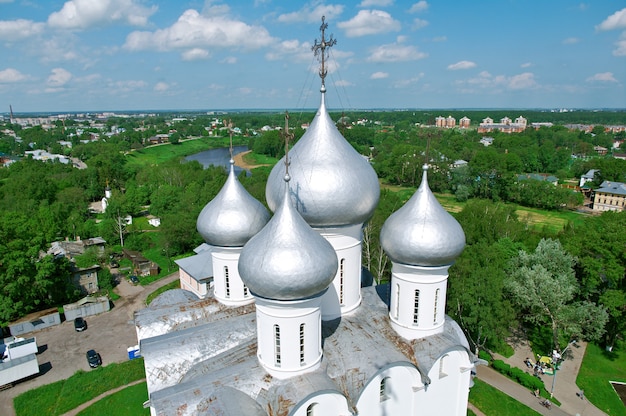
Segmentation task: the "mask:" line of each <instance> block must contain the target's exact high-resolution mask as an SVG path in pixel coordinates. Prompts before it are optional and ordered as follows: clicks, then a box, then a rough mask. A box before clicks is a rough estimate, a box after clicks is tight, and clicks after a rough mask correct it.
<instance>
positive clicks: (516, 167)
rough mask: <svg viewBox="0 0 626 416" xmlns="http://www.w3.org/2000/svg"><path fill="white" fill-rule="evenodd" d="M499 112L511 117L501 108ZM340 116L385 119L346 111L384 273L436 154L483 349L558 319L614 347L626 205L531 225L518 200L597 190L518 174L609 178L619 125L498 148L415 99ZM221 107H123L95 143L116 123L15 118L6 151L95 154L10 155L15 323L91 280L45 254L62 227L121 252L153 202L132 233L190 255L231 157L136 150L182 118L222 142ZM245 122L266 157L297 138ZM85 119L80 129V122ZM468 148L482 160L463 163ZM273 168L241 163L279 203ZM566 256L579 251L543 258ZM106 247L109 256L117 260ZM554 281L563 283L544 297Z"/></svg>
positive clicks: (473, 330) (434, 172)
mask: <svg viewBox="0 0 626 416" xmlns="http://www.w3.org/2000/svg"><path fill="white" fill-rule="evenodd" d="M459 114H460V113H459ZM463 114H465V113H463ZM485 114H487V113H485ZM546 114H549V115H554V114H555V113H546ZM558 114H559V115H560V114H561V113H558ZM566 114H567V115H568V116H569V115H571V114H575V113H566ZM618 114H619V113H618ZM446 115H447V113H446ZM488 115H489V116H491V117H493V118H495V117H497V114H495V112H489V114H488ZM522 115H524V116H525V117H526V116H528V115H527V114H525V113H522ZM594 115H595V116H597V117H605V116H606V117H607V118H606V119H607V120H611V122H614V121H615V120H614V119H611V118H610V117H609V116H614V115H615V113H608V115H605V114H604V113H591V114H589V115H585V117H587V116H588V117H593V116H594ZM623 115H624V114H623V113H621V116H622V117H623ZM309 116H310V117H309ZM312 116H313V114H308V113H306V114H303V115H302V120H301V121H298V122H297V123H293V124H295V125H298V127H296V128H295V129H294V134H295V137H296V139H298V138H299V137H301V136H302V134H303V133H304V130H303V129H302V128H301V127H299V124H300V123H305V122H308V121H310V119H311V118H312ZM435 116H436V115H435ZM453 116H454V114H453ZM468 116H469V115H468ZM246 117H247V118H246ZM333 117H334V118H335V119H337V120H339V119H341V121H342V122H345V121H347V120H348V118H350V119H353V120H354V119H363V118H367V119H368V120H376V121H378V122H374V121H371V122H367V123H365V125H363V126H350V127H351V128H348V127H349V126H348V125H347V124H346V123H339V124H338V127H339V128H340V129H341V131H342V133H343V134H344V136H345V137H346V139H347V140H348V141H349V142H350V143H352V145H353V146H354V147H355V148H356V149H357V150H358V151H359V152H361V153H362V154H364V155H367V156H370V157H371V161H372V165H373V167H374V169H375V170H376V172H377V173H378V175H379V177H380V178H381V181H382V183H383V184H384V185H385V186H384V187H383V190H382V192H381V198H380V203H379V205H378V208H377V210H376V212H375V214H374V217H373V218H372V219H371V220H370V221H369V222H368V224H367V225H366V227H365V231H364V234H365V241H364V245H365V246H366V249H365V250H364V253H365V254H364V259H363V263H364V265H365V266H367V267H368V268H369V269H370V271H371V272H372V274H373V275H374V277H375V279H376V280H377V281H378V282H384V281H386V280H387V279H388V278H389V276H390V272H389V268H390V263H389V261H388V260H387V258H386V256H385V255H384V253H383V252H382V250H381V249H380V246H379V245H378V234H379V232H380V227H381V226H382V224H383V222H384V220H385V219H386V218H387V217H388V216H389V215H390V214H391V213H392V212H393V211H395V210H396V209H398V208H399V207H400V206H401V205H402V204H403V203H404V202H405V201H406V199H407V198H408V197H410V195H411V193H412V191H413V190H414V189H415V187H416V186H417V184H419V182H420V180H421V175H422V169H421V166H422V164H423V163H424V162H426V161H427V162H428V163H429V164H430V165H431V170H430V172H429V184H430V186H431V188H432V189H433V190H434V191H436V192H441V193H447V194H452V195H453V196H454V198H455V199H456V200H457V201H459V203H461V204H462V205H460V206H461V207H462V210H461V211H460V212H458V213H455V216H456V217H457V219H458V220H459V222H460V223H461V224H462V226H463V228H464V230H465V233H466V237H467V247H466V249H465V251H464V252H463V254H462V255H461V257H460V258H459V259H458V261H457V263H456V264H455V265H454V266H453V267H452V268H451V269H450V279H449V293H448V305H447V306H448V313H449V315H451V316H453V317H454V318H455V319H456V320H457V321H458V322H459V323H460V324H461V325H462V327H463V329H464V330H465V331H466V333H467V334H468V337H469V339H470V340H471V342H472V343H473V344H474V346H475V347H477V348H494V349H498V348H501V347H502V344H503V342H504V339H505V338H506V336H508V335H509V333H510V331H511V330H512V329H514V328H515V327H517V326H518V325H522V326H528V327H540V328H546V329H547V330H548V333H549V336H548V337H549V338H550V339H552V341H553V343H554V344H555V345H554V347H558V345H564V344H563V343H567V341H569V340H570V339H571V338H572V337H579V336H584V337H586V338H588V339H590V340H597V341H599V342H601V343H602V344H605V345H608V346H613V345H618V344H619V343H620V342H621V341H622V340H623V336H624V334H625V333H626V323H625V322H626V319H625V318H626V307H625V305H626V287H625V280H624V270H625V267H626V235H625V234H624V232H623V230H624V229H626V228H625V227H626V213H606V214H603V215H600V216H584V217H581V220H580V221H577V222H576V223H570V224H568V225H567V226H566V227H565V228H564V229H563V230H562V231H560V232H559V233H554V232H552V231H548V230H539V229H537V228H536V227H531V226H530V225H529V224H527V223H525V222H524V221H522V220H520V219H518V217H517V215H516V212H515V206H516V205H515V204H519V205H524V206H533V207H539V208H542V209H546V210H557V211H558V210H571V209H576V208H577V207H579V206H580V205H581V204H582V203H583V200H582V196H581V195H580V194H579V193H575V192H573V191H572V190H571V189H568V188H565V187H560V186H553V185H550V184H548V183H546V182H544V181H537V180H520V179H519V178H518V176H517V175H519V174H524V173H544V174H552V175H555V176H557V177H558V178H559V180H560V182H564V181H566V180H576V179H577V178H578V177H579V176H580V175H581V174H582V173H584V172H586V171H587V170H589V169H599V170H600V175H598V176H597V177H596V179H595V181H594V183H593V184H592V185H593V186H597V185H598V184H599V183H600V182H601V181H602V180H612V181H621V182H626V161H623V160H620V159H615V158H612V157H610V155H609V156H606V157H598V156H595V154H594V152H593V146H595V145H600V146H604V147H608V148H610V147H611V145H612V143H613V140H614V139H616V138H618V139H619V138H623V135H613V134H607V133H604V129H603V128H598V129H596V130H594V134H586V133H581V132H579V131H570V130H568V129H566V128H564V127H563V126H560V125H557V126H554V127H551V128H547V127H542V128H540V129H538V130H534V129H528V130H527V131H525V132H524V133H519V134H512V135H507V134H499V133H493V134H490V136H491V137H493V139H494V140H493V145H492V146H488V147H486V146H484V145H483V144H482V143H480V139H481V138H482V135H479V134H478V133H476V131H475V130H473V129H469V130H457V129H450V130H443V129H435V128H425V127H421V126H420V125H419V124H416V123H421V122H427V121H418V120H419V117H418V116H417V115H415V116H413V115H411V113H409V112H381V113H374V112H369V113H360V114H356V113H355V114H343V116H341V115H339V116H337V115H335V114H333ZM383 117H387V118H384V119H383ZM470 117H474V116H470ZM294 118H295V117H294ZM477 118H478V117H477ZM529 119H531V118H530V117H529ZM600 119H602V118H596V119H595V120H596V122H597V121H598V120H600ZM210 120H212V119H211V118H209V117H197V118H194V119H191V118H190V119H188V120H183V121H179V122H176V123H173V122H171V121H168V118H167V117H165V116H158V117H153V118H148V119H144V120H136V119H110V120H108V121H107V122H106V123H105V125H106V128H107V129H113V127H115V128H116V129H118V131H119V133H117V134H114V135H111V136H107V137H106V138H102V139H101V140H98V141H93V142H87V143H85V142H81V139H84V137H85V135H86V134H88V133H89V132H91V130H96V131H99V132H101V130H98V129H94V128H92V127H89V123H84V125H83V124H81V123H78V122H70V121H65V125H64V126H63V125H62V124H60V123H59V124H58V125H57V126H56V127H55V128H53V129H51V130H48V131H46V130H44V129H42V128H40V127H33V128H28V129H21V128H19V126H15V125H8V126H6V127H7V128H12V129H14V130H15V131H16V133H17V134H18V136H19V137H20V138H21V140H16V138H15V137H12V136H9V135H4V136H3V137H1V138H0V143H1V146H2V147H1V148H0V150H2V151H4V152H5V153H7V154H20V152H23V151H24V150H25V148H26V145H25V143H29V144H32V147H33V148H38V149H46V150H49V151H51V152H58V153H63V154H66V155H68V156H71V157H76V158H79V159H80V160H82V161H83V162H85V163H86V165H87V168H86V169H76V168H74V167H72V166H71V165H65V164H62V163H59V162H40V161H35V160H32V159H30V158H24V159H22V160H20V161H17V162H14V163H12V164H11V165H10V166H8V167H6V168H2V169H0V217H1V218H0V236H2V238H1V239H0V285H1V287H2V288H3V289H2V291H0V321H1V322H9V321H11V320H13V319H15V318H17V317H19V316H22V315H24V314H27V313H29V312H32V311H35V310H39V309H44V308H46V307H51V306H57V305H60V304H62V303H63V302H66V301H69V300H74V299H76V297H77V296H78V293H76V291H75V290H74V289H73V288H72V287H71V286H69V285H68V284H67V282H68V276H69V273H70V264H69V263H68V262H67V261H64V260H56V261H55V260H54V259H53V258H52V257H51V256H41V255H40V253H41V252H44V253H45V251H46V250H47V248H48V246H49V244H50V243H51V242H52V241H55V240H59V239H64V238H66V237H69V238H72V239H74V238H76V236H81V237H82V238H89V237H95V236H102V237H104V238H105V240H106V241H107V242H108V243H109V245H110V247H111V250H119V244H120V243H121V241H120V238H119V234H120V230H119V221H118V219H119V218H120V217H122V216H125V215H127V214H130V215H134V216H137V215H144V214H146V213H149V214H153V215H156V216H159V217H160V218H161V224H162V225H161V227H160V232H159V233H157V234H158V238H156V239H154V238H147V236H146V233H144V232H142V231H143V230H140V229H132V228H130V227H129V228H127V229H126V230H122V233H123V234H124V246H125V247H127V248H130V249H135V250H144V249H146V248H149V247H150V246H151V245H154V244H157V245H158V246H159V247H160V248H161V249H162V251H163V252H164V253H165V254H166V255H167V256H168V257H170V258H172V257H176V256H184V255H188V254H189V253H191V251H192V249H193V248H194V247H196V246H197V245H199V244H200V243H201V242H202V240H201V238H200V236H199V235H198V233H197V232H196V230H195V227H196V218H197V215H198V214H199V212H200V210H201V209H202V207H203V206H204V205H205V204H206V203H207V202H208V201H210V200H211V199H212V198H213V197H214V196H215V195H216V194H217V192H218V191H219V190H220V188H221V187H222V185H223V183H224V181H225V179H226V173H225V171H224V169H222V168H209V169H203V168H202V166H201V165H200V164H199V163H197V162H187V163H181V160H180V158H178V157H175V158H171V159H170V160H168V161H166V162H163V163H158V164H155V165H151V164H139V163H129V160H130V159H131V158H136V157H137V156H136V155H137V154H141V152H142V149H143V148H144V147H145V146H146V139H147V138H149V137H151V136H152V135H154V134H158V133H163V132H171V131H172V130H174V129H175V133H172V134H176V135H177V136H174V140H173V142H175V143H179V141H181V140H186V139H189V138H201V139H199V140H202V141H205V142H206V143H207V145H206V147H207V148H209V147H211V146H212V145H214V146H223V142H220V141H217V140H215V139H212V138H209V137H208V132H207V129H206V128H205V127H207V125H209V123H210ZM233 120H234V121H235V123H236V125H238V126H240V127H241V129H242V133H241V135H240V137H238V138H236V140H237V141H238V142H239V143H246V144H248V146H249V148H250V149H252V150H254V152H255V153H256V154H258V155H267V156H270V157H272V158H279V157H281V156H282V155H283V152H284V141H283V138H282V136H281V134H280V132H279V131H277V130H270V131H267V132H264V133H262V134H259V133H256V132H258V129H260V127H262V126H264V125H270V126H274V125H281V124H282V123H283V121H282V120H284V115H279V114H252V115H247V116H246V115H233ZM532 120H533V121H539V119H537V120H535V119H532ZM548 121H554V118H551V119H550V120H548ZM581 121H582V120H580V119H577V122H581ZM567 122H570V121H567ZM571 122H574V121H571ZM138 126H142V128H141V129H137V128H138ZM79 130H82V134H81V135H77V134H74V135H71V133H72V132H74V133H76V132H78V131H79ZM96 131H93V132H96ZM253 132H254V133H253ZM68 139H69V140H70V141H71V142H72V143H73V146H72V147H71V148H68V147H62V146H61V145H60V144H59V143H58V141H59V140H68ZM167 146H177V144H171V145H167ZM178 146H181V145H180V144H178ZM273 160H276V159H273ZM457 160H464V161H466V162H467V164H466V165H464V166H460V167H454V164H453V162H455V161H457ZM269 169H270V168H269V167H262V168H257V169H255V170H254V173H253V174H252V175H250V176H246V175H241V176H240V181H241V182H242V183H243V185H244V186H245V187H246V188H247V189H248V190H249V191H250V192H251V194H252V195H253V196H255V197H256V198H257V199H259V200H260V201H265V182H266V179H267V176H268V174H269ZM107 184H108V185H109V186H110V187H111V188H112V192H113V197H112V198H111V202H110V205H109V208H108V209H107V211H106V213H105V214H99V215H95V214H93V213H91V212H90V211H89V209H88V204H89V203H90V202H94V201H98V200H100V198H102V196H103V195H104V188H105V186H107ZM388 186H393V187H394V188H395V187H398V186H399V187H401V188H402V189H404V191H401V192H395V191H391V190H390V189H387V187H388ZM116 245H117V247H116ZM555 257H556V258H563V259H567V261H563V262H559V263H558V264H553V263H554V262H545V261H544V259H545V258H555ZM99 261H101V262H102V264H104V263H106V261H107V259H106V258H102V259H99ZM529 281H532V282H535V286H536V288H537V287H538V288H539V292H536V293H534V292H533V293H534V294H533V296H530V297H528V296H524V294H527V293H531V292H530V291H531V288H529V287H527V286H524V285H523V284H524V282H529ZM108 284H109V285H110V284H112V282H108ZM103 286H104V288H106V287H107V284H106V283H105V284H104V285H103ZM555 288H557V289H559V290H558V291H557V290H556V289H555ZM547 294H559V296H556V298H555V299H548V298H544V296H546V295H547ZM538 298H539V299H541V300H543V301H545V302H546V303H547V302H552V304H551V305H552V309H550V311H551V313H550V314H546V313H543V312H542V311H541V310H540V308H538V307H537V305H536V304H534V303H533V302H532V301H533V300H536V299H538ZM544 312H545V311H544ZM554 317H558V319H555V318H554Z"/></svg>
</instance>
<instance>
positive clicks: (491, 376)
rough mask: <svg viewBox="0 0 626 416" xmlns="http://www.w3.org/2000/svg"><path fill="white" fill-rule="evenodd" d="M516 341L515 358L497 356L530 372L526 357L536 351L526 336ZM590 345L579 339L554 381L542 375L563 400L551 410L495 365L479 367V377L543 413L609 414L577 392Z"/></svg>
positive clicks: (555, 393) (579, 415)
mask: <svg viewBox="0 0 626 416" xmlns="http://www.w3.org/2000/svg"><path fill="white" fill-rule="evenodd" d="M513 344H514V345H513V348H514V350H515V353H514V354H513V355H512V356H511V357H509V358H505V357H502V356H498V355H496V356H495V357H494V358H497V359H500V360H503V361H504V362H506V363H507V364H509V365H511V366H514V367H518V368H521V369H522V370H524V371H528V369H527V368H526V365H525V364H524V360H525V359H526V357H528V358H530V359H532V358H533V352H532V350H531V349H530V347H529V346H528V342H527V341H526V340H524V339H519V340H516V341H514V342H513ZM586 348H587V343H585V342H578V343H577V344H576V345H575V346H571V347H570V348H569V349H568V351H569V354H567V356H566V359H565V361H564V362H563V363H562V364H561V368H560V370H558V371H557V374H556V378H557V379H556V382H555V383H554V384H553V377H552V376H551V375H547V374H545V375H542V376H541V378H542V380H543V382H544V384H545V386H546V388H547V389H548V391H551V389H552V386H553V385H554V397H556V398H557V399H559V401H560V402H561V406H560V407H557V406H552V410H547V409H546V408H544V407H543V406H541V405H540V404H539V399H537V398H536V397H534V396H533V395H532V393H531V392H530V391H529V390H528V389H527V388H525V387H522V386H521V385H519V384H517V383H515V382H513V381H511V380H509V379H508V378H506V377H505V376H503V375H501V374H499V373H498V372H496V371H495V370H493V369H491V368H487V367H483V366H478V368H477V370H478V371H477V374H478V378H479V379H482V380H483V381H485V382H486V383H488V384H490V385H492V386H494V387H496V388H497V389H499V390H501V391H503V392H505V393H506V394H508V395H509V396H511V397H513V398H515V399H516V400H518V401H520V402H522V403H524V404H526V405H527V406H529V407H531V408H532V409H534V410H536V411H538V412H540V413H541V414H546V415H577V416H606V413H604V412H602V411H601V410H600V409H598V408H597V407H595V406H594V405H593V404H591V403H590V402H589V401H588V400H587V399H586V398H585V399H584V400H582V399H581V398H580V396H578V395H577V393H579V392H580V388H579V387H578V386H577V385H576V377H578V371H579V370H580V364H581V363H582V360H583V357H584V355H585V349H586Z"/></svg>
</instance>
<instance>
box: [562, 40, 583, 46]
mask: <svg viewBox="0 0 626 416" xmlns="http://www.w3.org/2000/svg"><path fill="white" fill-rule="evenodd" d="M578 42H580V39H578V38H565V39H563V45H574V44H576V43H578Z"/></svg>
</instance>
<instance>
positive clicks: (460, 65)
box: [448, 61, 476, 71]
mask: <svg viewBox="0 0 626 416" xmlns="http://www.w3.org/2000/svg"><path fill="white" fill-rule="evenodd" d="M475 67H476V63H475V62H472V61H459V62H457V63H456V64H450V65H448V69H449V70H450V71H458V70H459V69H470V68H475Z"/></svg>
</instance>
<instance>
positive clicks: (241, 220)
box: [196, 159, 270, 247]
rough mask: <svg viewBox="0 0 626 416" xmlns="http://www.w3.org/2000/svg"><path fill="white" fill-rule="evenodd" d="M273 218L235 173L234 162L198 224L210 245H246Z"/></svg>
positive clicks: (203, 236) (201, 213) (199, 216)
mask: <svg viewBox="0 0 626 416" xmlns="http://www.w3.org/2000/svg"><path fill="white" fill-rule="evenodd" d="M269 219H270V214H269V212H268V210H267V208H265V207H264V206H263V204H261V203H260V202H259V201H257V200H256V199H254V197H253V196H252V195H250V194H249V193H248V191H246V189H245V188H244V187H243V185H242V184H241V183H240V182H239V180H238V179H237V176H236V175H235V168H234V162H233V160H232V159H231V161H230V172H229V174H228V179H226V183H225V184H224V186H223V187H222V189H221V190H220V192H219V193H218V194H217V195H216V196H215V198H213V199H212V200H211V201H210V202H209V203H208V204H206V205H205V206H204V208H203V209H202V211H201V212H200V215H198V220H197V222H196V227H197V229H198V232H199V233H200V235H201V236H202V238H204V241H206V242H207V243H208V244H210V245H213V246H219V247H243V245H244V244H246V242H247V241H248V240H249V239H250V238H252V236H253V235H255V234H256V233H258V232H259V231H260V230H261V229H262V228H263V227H264V226H265V224H267V222H268V221H269Z"/></svg>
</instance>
